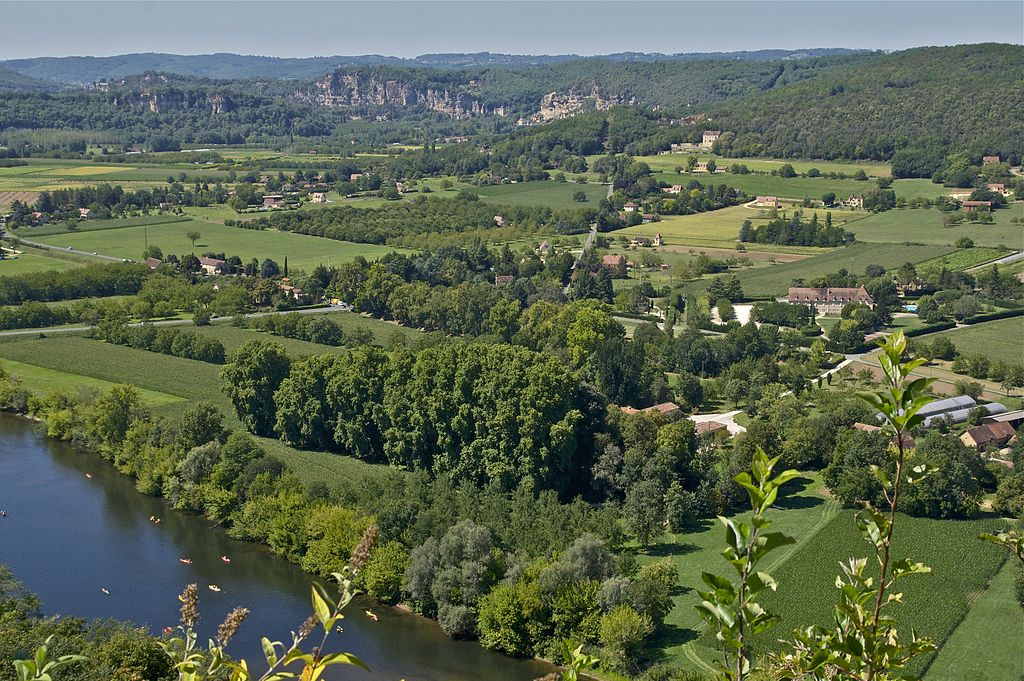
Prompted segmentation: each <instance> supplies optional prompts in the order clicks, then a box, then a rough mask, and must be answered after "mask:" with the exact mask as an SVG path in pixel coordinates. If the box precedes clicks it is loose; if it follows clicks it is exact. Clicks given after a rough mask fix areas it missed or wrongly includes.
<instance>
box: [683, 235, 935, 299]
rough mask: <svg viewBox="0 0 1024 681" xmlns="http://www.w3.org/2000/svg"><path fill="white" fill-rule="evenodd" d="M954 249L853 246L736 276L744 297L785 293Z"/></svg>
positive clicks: (703, 283)
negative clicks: (802, 283)
mask: <svg viewBox="0 0 1024 681" xmlns="http://www.w3.org/2000/svg"><path fill="white" fill-rule="evenodd" d="M952 250H953V248H952V247H950V246H908V245H900V246H893V245H887V244H865V243H855V244H851V245H849V246H846V247H844V248H839V249H836V250H834V251H831V252H829V253H823V254H821V255H818V256H815V257H813V258H807V259H805V260H800V261H798V262H789V263H784V264H781V265H775V266H773V267H767V268H758V269H751V270H743V271H740V272H738V273H737V275H736V276H737V278H739V280H740V283H741V284H742V285H743V292H744V293H746V294H747V295H755V296H756V295H772V296H781V295H785V294H786V290H787V289H788V288H789V286H790V283H791V282H792V281H793V280H794V279H804V280H807V279H811V278H813V277H818V276H821V275H824V274H829V273H832V272H838V271H839V270H840V269H846V271H847V272H851V273H854V274H862V273H863V272H864V268H866V267H867V266H868V265H881V266H882V267H884V268H886V269H893V268H896V267H899V266H900V265H902V264H903V263H905V262H912V263H918V262H922V261H925V260H931V259H932V258H937V257H939V256H942V255H946V254H947V253H949V252H951V251H952ZM709 282H710V279H701V280H699V281H695V282H692V283H690V284H687V289H688V290H691V291H694V292H697V291H702V290H704V289H705V288H707V285H708V283H709Z"/></svg>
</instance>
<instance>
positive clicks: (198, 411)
mask: <svg viewBox="0 0 1024 681" xmlns="http://www.w3.org/2000/svg"><path fill="white" fill-rule="evenodd" d="M224 435H225V431H224V415H223V414H221V413H220V410H219V409H217V407H215V406H213V405H212V404H210V403H209V402H207V401H205V400H201V401H199V402H196V403H195V404H194V405H192V406H190V407H188V408H187V409H185V411H183V412H182V414H181V418H180V419H179V420H178V436H177V438H176V440H175V441H176V443H177V445H178V448H179V449H181V450H182V451H186V452H187V451H189V450H190V449H192V448H193V447H198V446H199V445H202V444H206V443H207V442H214V441H216V442H217V443H218V445H219V444H220V441H221V440H222V439H223V437H224Z"/></svg>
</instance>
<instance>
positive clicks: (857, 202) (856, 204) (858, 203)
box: [843, 194, 864, 210]
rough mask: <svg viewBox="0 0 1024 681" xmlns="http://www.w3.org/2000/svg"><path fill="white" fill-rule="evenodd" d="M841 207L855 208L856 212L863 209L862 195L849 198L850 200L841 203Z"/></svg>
mask: <svg viewBox="0 0 1024 681" xmlns="http://www.w3.org/2000/svg"><path fill="white" fill-rule="evenodd" d="M843 205H845V206H847V207H848V208H856V209H858V210H860V209H863V208H864V196H863V195H862V194H857V195H856V196H851V197H850V198H848V199H846V201H844V202H843Z"/></svg>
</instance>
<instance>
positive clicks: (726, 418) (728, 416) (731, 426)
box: [688, 409, 747, 435]
mask: <svg viewBox="0 0 1024 681" xmlns="http://www.w3.org/2000/svg"><path fill="white" fill-rule="evenodd" d="M742 412H743V410H742V409H736V410H735V411H728V412H725V413H724V414H691V415H690V416H689V417H688V418H689V419H690V420H691V421H693V422H694V423H707V422H708V421H718V422H719V423H721V424H723V425H724V426H725V427H726V428H727V429H728V430H729V434H730V435H739V434H740V433H745V432H747V429H746V428H744V427H743V426H741V425H740V424H738V423H736V414H740V413H742Z"/></svg>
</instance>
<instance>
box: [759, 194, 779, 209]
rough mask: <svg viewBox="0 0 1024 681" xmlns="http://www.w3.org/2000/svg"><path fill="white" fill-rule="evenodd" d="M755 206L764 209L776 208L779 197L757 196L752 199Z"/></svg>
mask: <svg viewBox="0 0 1024 681" xmlns="http://www.w3.org/2000/svg"><path fill="white" fill-rule="evenodd" d="M754 205H755V206H761V207H764V208H778V207H779V197H777V196H758V197H757V198H756V199H754Z"/></svg>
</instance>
